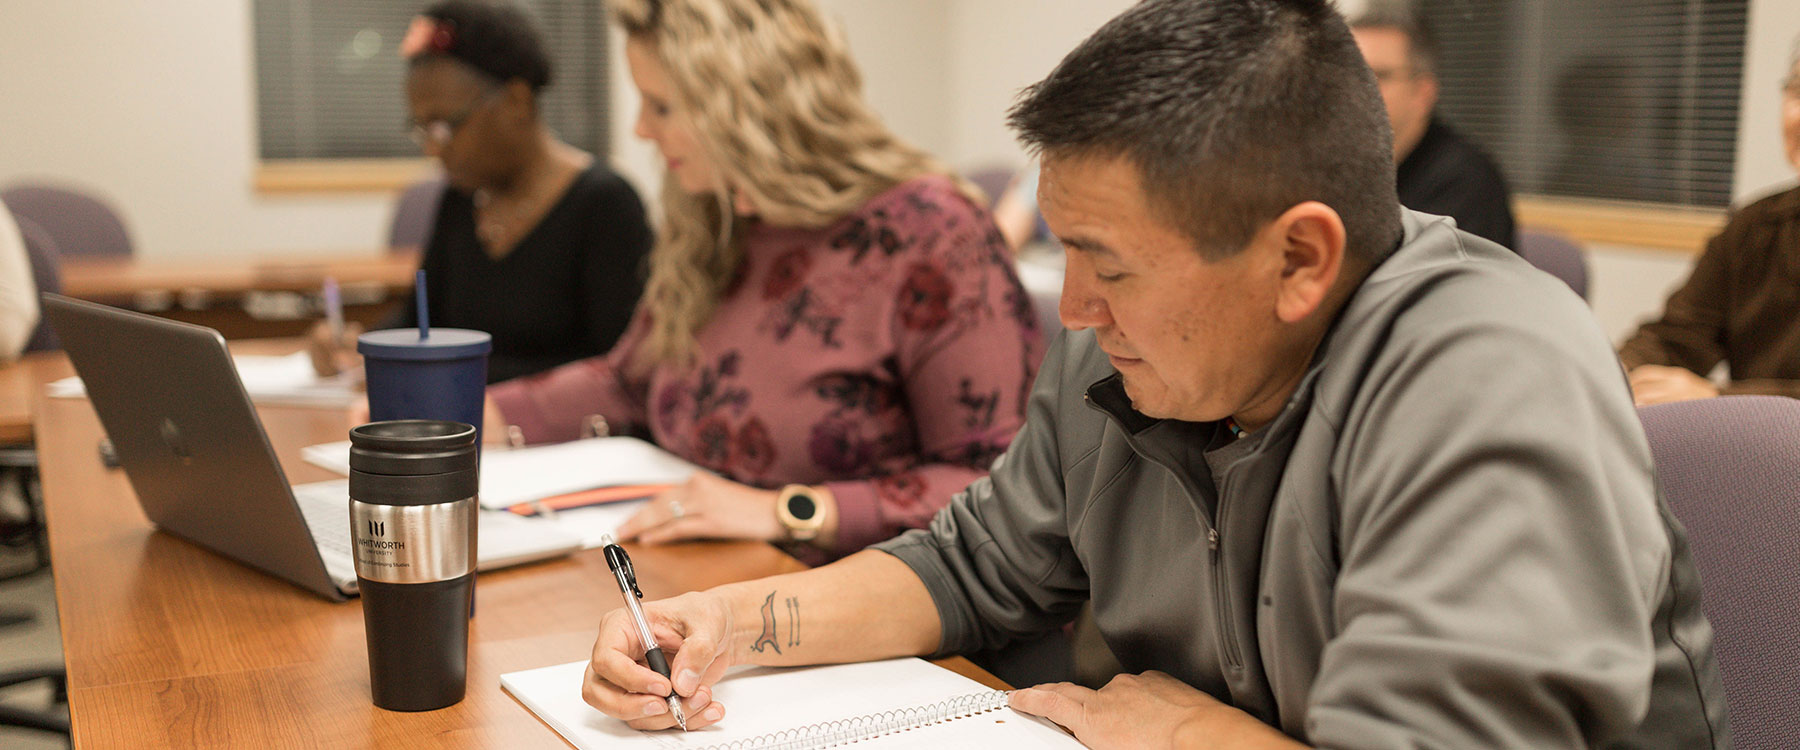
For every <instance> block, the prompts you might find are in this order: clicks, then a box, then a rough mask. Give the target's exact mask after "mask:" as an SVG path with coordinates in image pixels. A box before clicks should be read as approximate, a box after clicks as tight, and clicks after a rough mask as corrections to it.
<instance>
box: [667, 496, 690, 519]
mask: <svg viewBox="0 0 1800 750" xmlns="http://www.w3.org/2000/svg"><path fill="white" fill-rule="evenodd" d="M685 515H687V508H684V507H682V505H681V501H680V500H670V501H669V520H671V521H674V520H677V519H680V518H681V517H682V516H685Z"/></svg>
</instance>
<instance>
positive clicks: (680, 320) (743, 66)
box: [489, 0, 1041, 561]
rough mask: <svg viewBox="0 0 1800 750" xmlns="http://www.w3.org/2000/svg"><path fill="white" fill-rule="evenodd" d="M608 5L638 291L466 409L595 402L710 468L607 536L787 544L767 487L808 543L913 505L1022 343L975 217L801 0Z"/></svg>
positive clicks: (868, 537)
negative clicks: (640, 205)
mask: <svg viewBox="0 0 1800 750" xmlns="http://www.w3.org/2000/svg"><path fill="white" fill-rule="evenodd" d="M614 8H615V15H616V17H617V19H618V20H619V21H620V23H621V24H622V25H623V26H624V27H625V30H626V32H627V33H628V35H629V38H628V42H627V45H626V56H627V59H628V61H629V62H630V65H631V72H632V78H633V80H634V81H635V83H636V84H637V87H638V89H639V92H640V93H641V94H642V97H643V107H642V110H641V112H640V114H639V117H638V121H637V133H638V135H639V136H641V137H643V138H646V139H648V140H650V141H652V142H654V143H655V144H656V145H657V147H658V149H659V150H660V151H661V153H662V156H663V157H664V159H665V160H666V161H667V166H668V174H667V176H666V177H665V180H664V183H665V184H664V187H663V197H662V206H663V210H664V213H665V215H664V220H663V226H662V232H661V236H660V237H659V239H658V243H657V246H656V248H655V250H654V251H653V253H652V256H651V270H650V280H649V284H648V289H647V292H646V294H645V296H644V302H643V303H642V304H641V305H640V307H639V309H638V312H637V315H636V317H635V319H634V320H633V322H632V325H631V327H630V328H629V329H628V331H627V333H626V334H625V336H624V338H622V339H621V340H620V341H619V343H618V345H617V346H616V347H615V348H614V349H613V351H612V352H611V353H609V354H608V355H606V356H604V357H598V358H593V359H589V360H584V361H580V362H575V363H572V364H569V365H565V366H563V367H561V368H558V369H555V370H552V371H550V372H547V373H544V374H542V375H538V376H534V377H531V378H525V379H520V380H516V381H511V382H508V383H504V384H500V385H497V386H495V387H493V388H491V389H490V390H489V396H490V397H491V400H492V404H493V407H494V408H497V410H498V414H490V423H496V424H511V425H515V426H517V427H518V428H520V430H521V431H522V432H523V433H524V435H525V437H526V439H527V440H529V441H533V442H539V441H552V440H567V439H572V438H574V437H577V435H578V433H579V431H580V428H581V426H582V425H583V424H586V423H587V422H588V421H589V420H590V418H591V417H592V416H595V415H597V416H600V417H603V418H604V419H605V420H606V422H607V423H608V425H609V426H610V427H611V430H612V432H613V433H615V434H620V433H628V434H637V435H643V436H647V437H649V438H651V439H652V440H654V441H655V442H656V443H657V444H658V445H661V446H662V447H663V448H665V449H667V450H669V451H671V452H673V453H675V454H677V455H680V456H682V457H684V458H687V459H688V460H690V461H693V462H695V463H697V464H699V465H701V466H704V467H706V468H708V469H710V470H712V471H713V472H716V473H717V474H718V476H716V477H715V476H710V475H704V474H703V475H701V476H697V477H696V478H695V479H694V480H693V481H691V482H689V483H688V484H687V485H685V486H682V487H679V488H676V489H674V490H671V491H670V492H667V493H664V495H662V496H660V497H658V498H656V499H655V500H653V501H652V502H651V503H649V504H648V505H646V506H645V508H644V509H643V510H642V511H640V512H639V513H638V514H637V515H636V516H635V517H633V518H632V519H631V520H630V521H629V522H627V523H626V524H625V526H624V527H623V528H621V530H620V534H621V536H622V537H625V538H638V539H641V540H642V541H645V542H652V543H656V542H667V541H675V540H681V539H691V538H748V539H763V540H769V541H776V542H791V541H794V539H795V535H794V534H793V532H792V529H791V524H784V523H783V522H782V521H781V520H779V518H778V515H777V498H778V497H780V496H781V492H780V490H778V489H777V488H782V487H784V485H788V486H791V485H802V487H799V488H793V489H797V490H800V491H802V492H804V494H805V495H807V496H810V497H811V498H813V499H814V500H816V501H817V504H818V506H819V509H820V510H821V512H822V513H823V518H824V523H823V527H822V528H820V529H818V531H817V536H814V537H812V538H811V539H810V540H809V544H807V545H800V544H795V545H794V548H795V549H796V551H800V552H802V556H803V557H807V558H810V559H811V560H813V561H823V560H824V559H829V558H835V557H839V556H842V555H845V554H848V553H850V552H854V551H856V550H858V549H861V548H862V547H864V546H866V545H868V544H871V543H873V542H877V541H880V540H882V539H886V538H888V537H891V536H893V535H895V534H897V533H899V532H900V531H902V530H905V529H907V528H914V527H919V526H923V525H924V524H925V523H926V522H927V521H929V520H930V518H931V517H932V515H933V514H935V513H936V511H937V510H938V509H939V508H941V507H943V505H944V504H945V503H946V502H948V501H949V499H950V496H951V495H953V494H954V493H956V492H958V491H960V490H961V489H962V488H963V487H965V486H966V485H968V484H969V483H970V482H971V481H973V480H975V479H977V478H979V477H981V476H982V475H984V474H985V473H986V472H987V466H988V464H989V463H990V462H991V461H992V460H993V459H994V458H995V457H996V456H998V455H999V454H1000V453H1001V452H1002V451H1004V450H1005V449H1006V446H1007V444H1008V442H1010V441H1011V439H1012V436H1013V434H1014V433H1015V432H1017V431H1018V429H1019V427H1020V426H1021V425H1022V424H1023V423H1024V408H1025V395H1026V392H1027V390H1028V389H1029V388H1030V381H1031V378H1032V375H1033V372H1034V370H1035V368H1036V365H1037V362H1038V359H1039V357H1040V356H1041V347H1040V338H1041V333H1040V332H1039V331H1038V330H1037V323H1036V317H1035V316H1034V314H1033V312H1032V310H1031V301H1030V298H1029V296H1028V295H1027V294H1026V293H1025V291H1024V289H1023V288H1022V287H1021V286H1020V285H1019V281H1018V278H1017V276H1016V275H1015V274H1014V273H1013V270H1012V266H1011V264H1010V261H1009V258H1008V253H1007V251H1006V246H1005V243H1004V241H1003V240H1002V239H1001V237H1000V234H999V232H998V230H996V229H995V227H994V223H993V220H992V218H991V217H989V216H988V214H987V213H986V211H985V210H983V209H982V208H981V207H980V206H979V204H978V203H977V202H976V201H975V200H973V199H972V197H973V196H975V195H976V194H975V193H974V191H973V188H970V187H968V186H967V184H966V183H964V182H962V181H960V180H958V179H956V178H953V177H950V176H948V174H947V172H946V170H945V169H944V168H943V167H942V166H941V165H940V164H938V163H937V162H936V161H935V160H934V159H932V158H931V157H930V156H928V155H926V154H924V153H923V152H921V151H919V150H918V149H916V148H914V147H912V146H910V145H907V144H905V143H903V142H901V141H899V140H898V139H897V138H895V137H894V136H893V135H892V134H891V133H890V132H888V130H887V129H886V128H885V127H884V126H883V125H882V124H881V123H880V122H879V121H878V120H877V119H876V118H875V117H874V116H873V114H872V113H871V112H870V111H869V110H868V108H867V106H866V105H865V104H864V102H863V101H862V98H861V91H860V83H859V78H858V74H857V72H856V70H855V67H854V65H853V64H852V62H851V61H850V58H849V55H848V52H847V51H846V49H845V48H844V45H843V42H842V39H841V37H840V35H839V33H838V32H837V31H836V30H835V29H833V28H831V27H829V26H828V25H827V24H826V23H825V22H824V21H823V20H822V19H821V18H820V16H819V14H818V12H817V11H816V10H815V9H814V8H813V7H811V5H810V4H808V3H806V2H804V0H775V1H773V2H769V1H766V0H765V1H762V2H756V1H753V0H727V1H725V2H719V1H718V0H711V1H709V2H699V1H698V0H661V1H660V2H651V1H650V0H622V1H621V2H616V3H614Z"/></svg>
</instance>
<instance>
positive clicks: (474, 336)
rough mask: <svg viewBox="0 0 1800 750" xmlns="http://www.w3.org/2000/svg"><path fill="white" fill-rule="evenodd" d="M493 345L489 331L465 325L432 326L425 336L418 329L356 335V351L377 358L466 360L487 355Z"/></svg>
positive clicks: (399, 329) (400, 329)
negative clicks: (465, 326) (451, 326)
mask: <svg viewBox="0 0 1800 750" xmlns="http://www.w3.org/2000/svg"><path fill="white" fill-rule="evenodd" d="M493 348H494V337H493V336H490V335H488V333H487V332H486V331H471V330H467V329H464V328H433V329H431V335H430V336H428V337H426V338H423V339H421V338H419V329H417V328H390V329H387V330H382V331H370V332H368V333H365V334H363V335H361V336H358V337H356V351H357V352H359V353H361V354H362V355H363V356H365V357H375V358H378V359H410V360H426V361H436V360H445V359H465V358H468V357H482V356H486V355H487V353H488V352H490V351H492V350H493Z"/></svg>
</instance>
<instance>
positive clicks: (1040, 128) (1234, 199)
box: [1010, 0, 1401, 265]
mask: <svg viewBox="0 0 1800 750" xmlns="http://www.w3.org/2000/svg"><path fill="white" fill-rule="evenodd" d="M1010 121H1011V124H1012V126H1013V128H1015V129H1016V130H1018V132H1019V136H1020V139H1021V140H1023V141H1024V143H1025V144H1026V146H1027V147H1028V148H1030V149H1031V150H1032V151H1034V152H1037V153H1039V154H1041V155H1043V156H1044V157H1045V158H1048V159H1057V158H1062V157H1065V156H1081V157H1087V156H1100V157H1112V158H1119V157H1123V158H1125V159H1127V160H1129V161H1130V162H1131V163H1133V164H1134V165H1135V166H1136V167H1137V168H1138V170H1139V173H1140V175H1141V176H1142V181H1143V189H1144V192H1145V194H1146V195H1147V196H1148V200H1149V201H1150V206H1151V208H1152V210H1153V211H1155V212H1157V214H1158V215H1159V216H1160V218H1162V219H1163V220H1165V221H1167V222H1169V224H1170V225H1171V226H1173V227H1175V228H1177V229H1180V230H1182V231H1184V232H1185V233H1186V234H1187V235H1188V236H1189V237H1190V238H1192V239H1193V240H1194V241H1195V243H1196V246H1197V249H1198V250H1199V252H1200V253H1201V254H1202V256H1203V257H1207V258H1211V259H1217V258H1222V257H1227V256H1230V255H1233V254H1236V253H1237V252H1239V251H1240V250H1242V249H1243V248H1244V246H1245V245H1247V244H1248V243H1249V241H1250V239H1251V238H1252V237H1253V236H1254V235H1255V233H1256V231H1257V230H1258V229H1260V228H1261V227H1263V226H1265V225H1267V224H1268V222H1270V221H1273V220H1274V219H1275V218H1277V217H1279V216H1280V215H1281V214H1282V213H1283V212H1285V211H1287V210H1288V209H1289V208H1292V207H1293V206H1295V205H1297V204H1300V203H1302V202H1305V201H1319V202H1321V203H1324V204H1325V205H1327V206H1330V207H1332V209H1334V210H1336V211H1337V212H1338V215H1339V216H1341V217H1342V218H1343V220H1344V226H1345V229H1346V233H1347V235H1348V238H1349V239H1348V243H1347V244H1348V253H1349V254H1350V256H1351V257H1352V258H1355V259H1358V260H1361V261H1364V262H1367V263H1369V264H1370V265H1373V264H1374V263H1377V262H1379V261H1380V260H1381V259H1383V258H1385V257H1386V256H1387V254H1388V253H1389V252H1391V251H1392V250H1393V248H1394V247H1395V246H1396V245H1397V244H1398V243H1399V238H1400V232H1401V230H1400V202H1399V199H1398V198H1397V197H1396V196H1395V192H1394V161H1393V148H1394V137H1393V134H1392V130H1391V129H1390V126H1389V125H1388V118H1387V109H1386V108H1385V107H1384V106H1383V105H1382V102H1381V94H1380V92H1379V91H1378V90H1377V89H1376V87H1375V78H1374V76H1373V75H1372V74H1370V73H1369V67H1368V65H1367V64H1365V63H1364V62H1363V58H1362V53H1361V52H1360V51H1359V50H1358V49H1357V46H1356V41H1355V39H1354V38H1352V37H1351V35H1350V29H1349V27H1347V26H1345V25H1344V21H1343V19H1342V17H1340V16H1339V15H1338V14H1337V11H1335V10H1333V9H1332V7H1331V6H1330V4H1329V3H1328V2H1327V0H1146V1H1145V2H1143V3H1140V4H1138V5H1136V6H1134V7H1132V8H1131V9H1130V10H1127V11H1126V12H1125V13H1124V14H1123V15H1120V16H1119V17H1117V18H1114V19H1113V20H1112V21H1110V22H1108V23H1107V24H1106V25H1105V26H1103V27H1101V28H1100V30H1099V31H1097V32H1094V35H1093V36H1091V37H1088V39H1087V40H1086V41H1084V42H1082V43H1081V45H1080V46H1078V47H1076V48H1075V51H1073V52H1071V53H1069V56H1068V57H1065V58H1063V61H1062V62H1061V63H1060V64H1058V65H1057V66H1056V69H1055V70H1054V71H1051V73H1050V76H1049V77H1048V78H1045V79H1044V80H1043V81H1041V82H1039V83H1037V84H1036V85H1034V86H1032V87H1030V88H1029V89H1026V90H1025V92H1024V93H1023V94H1021V96H1020V101H1019V102H1018V103H1017V104H1016V105H1014V107H1013V109H1012V112H1011V116H1010Z"/></svg>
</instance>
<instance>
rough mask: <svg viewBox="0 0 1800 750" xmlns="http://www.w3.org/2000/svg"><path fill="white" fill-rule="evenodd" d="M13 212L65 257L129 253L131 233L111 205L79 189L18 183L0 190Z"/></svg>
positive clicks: (1, 196) (127, 254)
mask: <svg viewBox="0 0 1800 750" xmlns="http://www.w3.org/2000/svg"><path fill="white" fill-rule="evenodd" d="M0 202H5V203H6V207H7V208H9V209H12V212H13V215H14V216H17V217H19V218H21V219H30V220H31V221H32V222H34V223H36V224H37V225H38V226H39V227H41V228H43V230H44V231H45V232H47V233H49V235H50V239H52V240H54V241H55V242H56V251H57V252H58V253H59V254H60V255H61V256H62V257H65V258H76V257H110V256H121V257H122V256H129V255H131V253H132V247H131V234H130V233H129V232H127V231H125V222H124V221H123V220H121V219H120V218H119V213H118V212H117V211H114V210H113V208H112V206H110V205H107V203H106V202H105V201H103V200H101V199H99V198H97V197H95V196H93V195H90V194H88V193H85V192H81V191H79V190H71V189H68V188H62V187H55V186H51V185H37V184H21V185H13V186H11V187H8V188H6V189H5V190H4V191H0Z"/></svg>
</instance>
